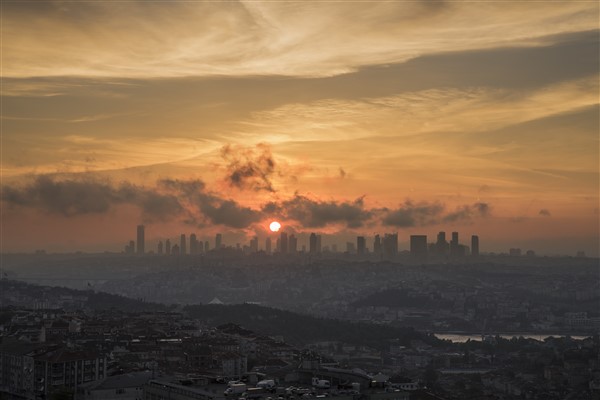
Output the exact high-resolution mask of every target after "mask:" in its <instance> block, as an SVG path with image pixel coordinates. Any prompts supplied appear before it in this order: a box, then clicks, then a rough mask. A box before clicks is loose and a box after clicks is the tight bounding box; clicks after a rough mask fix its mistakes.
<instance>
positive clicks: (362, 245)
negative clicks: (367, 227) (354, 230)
mask: <svg viewBox="0 0 600 400" xmlns="http://www.w3.org/2000/svg"><path fill="white" fill-rule="evenodd" d="M366 252H367V241H366V240H365V237H364V236H357V237H356V254H358V255H359V256H363V255H365V253H366Z"/></svg>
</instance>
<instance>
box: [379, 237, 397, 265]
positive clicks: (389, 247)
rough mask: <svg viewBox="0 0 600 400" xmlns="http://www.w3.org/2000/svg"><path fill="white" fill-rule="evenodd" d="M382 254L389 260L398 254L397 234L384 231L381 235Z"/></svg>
mask: <svg viewBox="0 0 600 400" xmlns="http://www.w3.org/2000/svg"><path fill="white" fill-rule="evenodd" d="M382 244H383V256H384V257H385V258H386V259H388V260H391V259H393V258H395V257H396V255H397V254H398V234H397V233H386V234H385V235H384V237H383V243H382Z"/></svg>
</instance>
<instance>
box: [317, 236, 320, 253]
mask: <svg viewBox="0 0 600 400" xmlns="http://www.w3.org/2000/svg"><path fill="white" fill-rule="evenodd" d="M320 252H321V235H317V253H320Z"/></svg>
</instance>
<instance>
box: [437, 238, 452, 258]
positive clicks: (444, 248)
mask: <svg viewBox="0 0 600 400" xmlns="http://www.w3.org/2000/svg"><path fill="white" fill-rule="evenodd" d="M435 248H436V253H437V255H438V256H440V257H445V256H447V255H448V251H449V245H448V242H447V241H446V232H440V233H438V235H437V242H436V243H435Z"/></svg>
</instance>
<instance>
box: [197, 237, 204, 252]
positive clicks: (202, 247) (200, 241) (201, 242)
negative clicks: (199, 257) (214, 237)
mask: <svg viewBox="0 0 600 400" xmlns="http://www.w3.org/2000/svg"><path fill="white" fill-rule="evenodd" d="M202 253H204V242H203V241H202V240H199V241H198V254H202Z"/></svg>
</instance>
